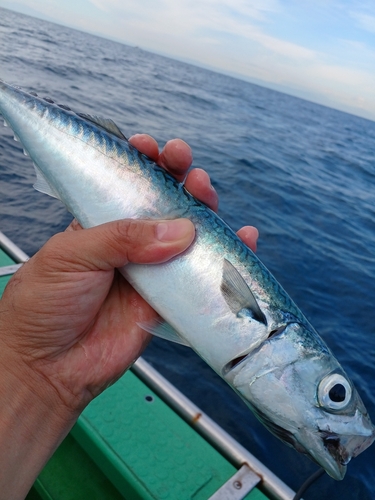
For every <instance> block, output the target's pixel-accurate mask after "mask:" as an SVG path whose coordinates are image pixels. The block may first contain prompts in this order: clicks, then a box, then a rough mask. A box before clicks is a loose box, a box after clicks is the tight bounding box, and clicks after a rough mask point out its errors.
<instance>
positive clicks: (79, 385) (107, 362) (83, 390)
mask: <svg viewBox="0 0 375 500" xmlns="http://www.w3.org/2000/svg"><path fill="white" fill-rule="evenodd" d="M130 142H131V143H132V144H133V145H134V146H135V147H137V148H138V149H139V150H141V151H142V152H144V153H145V154H147V155H148V156H150V157H151V158H153V159H154V160H155V161H157V162H158V163H159V164H160V165H161V166H163V167H164V168H166V169H167V170H168V171H169V172H170V173H172V174H173V175H175V176H176V177H177V178H178V179H179V180H182V179H184V178H185V175H186V172H187V170H188V168H189V167H190V165H191V162H192V154H191V150H190V148H189V146H188V145H187V144H186V143H184V142H183V141H181V140H178V139H175V140H172V141H169V142H168V143H167V144H166V146H165V147H164V149H163V150H162V152H161V153H160V154H159V151H158V146H157V143H156V141H154V139H152V138H151V137H149V136H145V135H137V136H134V137H132V138H131V139H130ZM185 185H186V188H187V189H188V190H189V191H190V192H191V193H192V194H193V195H195V196H196V197H198V198H200V199H201V200H202V201H204V202H206V203H207V204H208V205H209V206H211V207H212V208H213V209H216V208H217V205H218V198H217V194H216V192H215V190H214V189H213V188H212V187H211V184H210V180H209V177H208V175H207V174H206V172H204V171H203V170H200V169H195V170H193V171H192V172H190V174H189V175H188V176H187V178H186V182H185ZM169 226H171V228H174V231H175V232H174V234H173V230H172V229H171V230H172V233H170V234H169V236H168V238H169V239H168V240H167V241H159V240H158V239H157V234H158V233H157V231H158V230H159V231H160V228H161V227H162V228H167V227H169ZM69 229H73V230H75V231H67V232H65V233H62V234H58V235H55V236H54V237H53V238H52V239H51V240H50V241H49V242H48V243H47V244H46V245H45V246H44V247H43V248H42V249H41V250H40V251H39V252H38V253H37V254H36V255H35V256H34V257H33V258H32V259H30V261H29V262H28V263H27V264H26V265H25V266H23V268H22V269H21V270H20V271H19V272H18V273H17V275H16V276H15V277H14V278H13V280H12V281H11V282H10V284H9V286H8V287H7V290H6V292H5V293H4V297H3V299H2V301H1V304H2V310H3V313H2V315H1V316H0V318H1V319H2V321H3V322H4V320H5V318H6V317H7V316H8V317H9V319H8V322H7V323H8V325H9V326H8V327H7V329H6V330H7V331H6V334H3V338H2V340H3V341H4V340H5V341H6V343H7V344H8V347H11V348H12V349H13V351H14V352H15V353H16V354H17V355H18V354H19V353H22V356H21V358H22V360H23V362H24V365H22V364H20V368H21V367H22V366H24V367H28V368H30V369H31V372H32V374H33V376H32V377H31V378H29V377H26V378H25V379H26V380H33V379H35V377H37V378H38V376H39V377H41V378H42V379H43V380H44V381H49V382H50V383H52V385H53V388H54V392H55V395H58V396H59V398H60V399H61V402H62V403H63V404H64V405H66V407H67V408H69V409H70V410H71V411H73V412H77V411H78V412H79V411H81V410H82V409H83V408H84V406H85V405H86V404H87V403H88V402H89V401H90V400H91V399H92V398H93V397H95V396H96V395H97V394H99V393H100V392H101V391H102V390H103V389H104V388H105V387H106V386H108V385H109V384H111V383H112V382H113V381H114V380H116V379H117V378H118V377H119V376H120V375H121V374H122V373H123V372H124V371H125V369H126V368H127V367H128V366H129V365H130V364H131V363H132V362H133V361H134V360H135V359H136V358H137V357H138V356H139V355H140V353H141V351H142V350H143V348H144V346H145V344H146V343H147V341H148V340H149V334H147V333H146V332H144V331H143V330H141V329H140V328H139V327H138V326H137V324H139V323H145V322H148V321H150V319H151V318H152V317H153V316H154V315H155V313H154V312H153V310H152V309H151V307H150V306H149V305H148V304H147V303H146V302H145V301H144V300H143V299H142V298H141V297H140V296H139V295H138V294H137V293H136V292H135V290H134V289H133V288H132V287H131V286H130V285H129V284H128V283H127V282H126V281H125V280H124V279H123V278H122V277H121V276H120V275H119V274H118V273H117V272H115V271H114V268H116V267H121V266H123V265H125V264H126V263H127V262H133V263H146V262H147V263H151V262H152V263H156V262H161V261H164V260H167V259H170V258H172V257H173V256H174V255H176V254H177V253H179V252H181V251H183V250H185V249H186V247H187V246H188V245H189V244H190V243H191V241H192V239H193V237H194V229H193V226H192V224H191V223H190V222H189V221H186V220H185V221H179V222H178V221H177V222H175V223H171V222H169V223H168V225H167V222H165V223H164V225H162V226H160V224H159V225H158V224H157V223H156V222H151V221H143V222H142V221H118V222H115V223H112V224H106V225H103V226H99V227H97V228H92V229H89V230H85V231H84V232H83V231H82V232H81V231H77V229H80V226H79V225H78V224H77V223H73V224H72V225H71V227H70V228H69ZM255 231H256V230H254V229H252V228H247V229H243V230H242V234H244V235H245V237H244V239H245V241H246V240H247V241H246V242H247V243H248V244H249V245H250V246H252V247H253V248H254V246H255V236H256V233H255ZM172 237H173V239H170V238H172ZM10 304H11V307H10ZM4 309H5V310H4ZM0 325H1V323H0ZM9 358H11V356H10V357H9ZM34 382H35V380H34V381H33V384H34ZM37 387H38V384H36V385H34V388H37ZM41 387H43V384H42V385H41ZM42 392H43V394H44V388H43V389H42Z"/></svg>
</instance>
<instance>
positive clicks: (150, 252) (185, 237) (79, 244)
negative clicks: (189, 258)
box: [38, 219, 195, 271]
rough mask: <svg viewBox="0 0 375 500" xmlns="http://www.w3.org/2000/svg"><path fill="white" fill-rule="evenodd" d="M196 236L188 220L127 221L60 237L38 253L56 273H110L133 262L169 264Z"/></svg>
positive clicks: (52, 239)
mask: <svg viewBox="0 0 375 500" xmlns="http://www.w3.org/2000/svg"><path fill="white" fill-rule="evenodd" d="M194 236H195V229H194V225H193V223H192V222H191V221H190V220H188V219H176V220H165V221H151V220H134V219H124V220H118V221H115V222H108V223H106V224H102V225H100V226H96V227H93V228H90V229H83V230H81V231H65V232H63V233H59V234H57V235H55V236H53V237H52V238H51V239H50V240H49V242H48V243H47V244H46V245H45V246H44V247H43V248H42V249H41V250H40V251H39V252H38V253H39V257H40V258H43V259H44V260H43V261H44V263H46V262H48V261H49V262H50V267H51V268H54V270H67V271H88V270H104V271H106V270H110V269H113V268H114V267H122V266H124V265H126V264H128V263H129V262H133V263H136V264H157V263H161V262H165V261H167V260H169V259H171V258H172V257H174V256H176V255H178V254H179V253H181V252H183V251H184V250H186V248H188V246H189V245H190V244H191V243H192V241H193V240H194ZM46 253H47V255H46Z"/></svg>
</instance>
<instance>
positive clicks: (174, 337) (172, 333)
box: [137, 318, 190, 347]
mask: <svg viewBox="0 0 375 500" xmlns="http://www.w3.org/2000/svg"><path fill="white" fill-rule="evenodd" d="M137 325H138V326H140V327H141V328H143V330H146V332H148V333H151V335H155V337H160V338H161V339H165V340H169V341H170V342H175V343H176V344H181V345H186V346H188V347H190V346H189V344H188V343H187V342H186V341H185V340H184V339H182V338H181V337H180V335H179V334H178V333H177V332H176V330H175V329H174V328H173V327H172V326H171V325H170V324H169V323H167V322H166V321H164V320H163V319H162V318H160V319H155V320H154V321H152V322H150V323H137Z"/></svg>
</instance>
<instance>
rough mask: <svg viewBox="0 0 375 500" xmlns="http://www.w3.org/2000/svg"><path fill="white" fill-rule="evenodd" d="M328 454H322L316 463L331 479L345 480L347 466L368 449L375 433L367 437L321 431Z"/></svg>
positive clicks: (320, 435) (374, 437) (320, 434)
mask: <svg viewBox="0 0 375 500" xmlns="http://www.w3.org/2000/svg"><path fill="white" fill-rule="evenodd" d="M319 437H320V439H321V441H322V444H323V447H324V449H325V450H326V452H327V453H326V454H322V456H321V457H319V459H318V460H317V459H316V457H314V459H315V461H316V462H317V463H319V465H321V466H322V467H323V468H324V469H325V470H326V472H327V474H329V475H330V476H331V477H333V478H334V479H336V480H337V481H340V480H341V479H344V476H345V472H346V466H347V465H348V463H349V462H350V460H351V459H352V458H355V457H356V456H358V455H359V454H360V453H362V452H363V451H364V450H365V449H366V448H368V447H369V446H370V445H371V444H372V443H373V441H374V439H375V431H373V432H372V433H371V434H370V435H367V436H358V435H354V436H353V435H352V436H342V435H341V436H340V435H338V434H335V433H333V432H326V431H319Z"/></svg>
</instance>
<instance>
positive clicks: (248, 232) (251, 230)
mask: <svg viewBox="0 0 375 500" xmlns="http://www.w3.org/2000/svg"><path fill="white" fill-rule="evenodd" d="M237 236H238V237H239V238H241V240H242V241H243V242H244V243H245V245H247V246H248V247H249V248H251V250H252V251H253V252H256V250H257V241H258V236H259V231H258V229H257V228H256V227H254V226H245V227H242V228H241V229H240V230H239V231H237Z"/></svg>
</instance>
